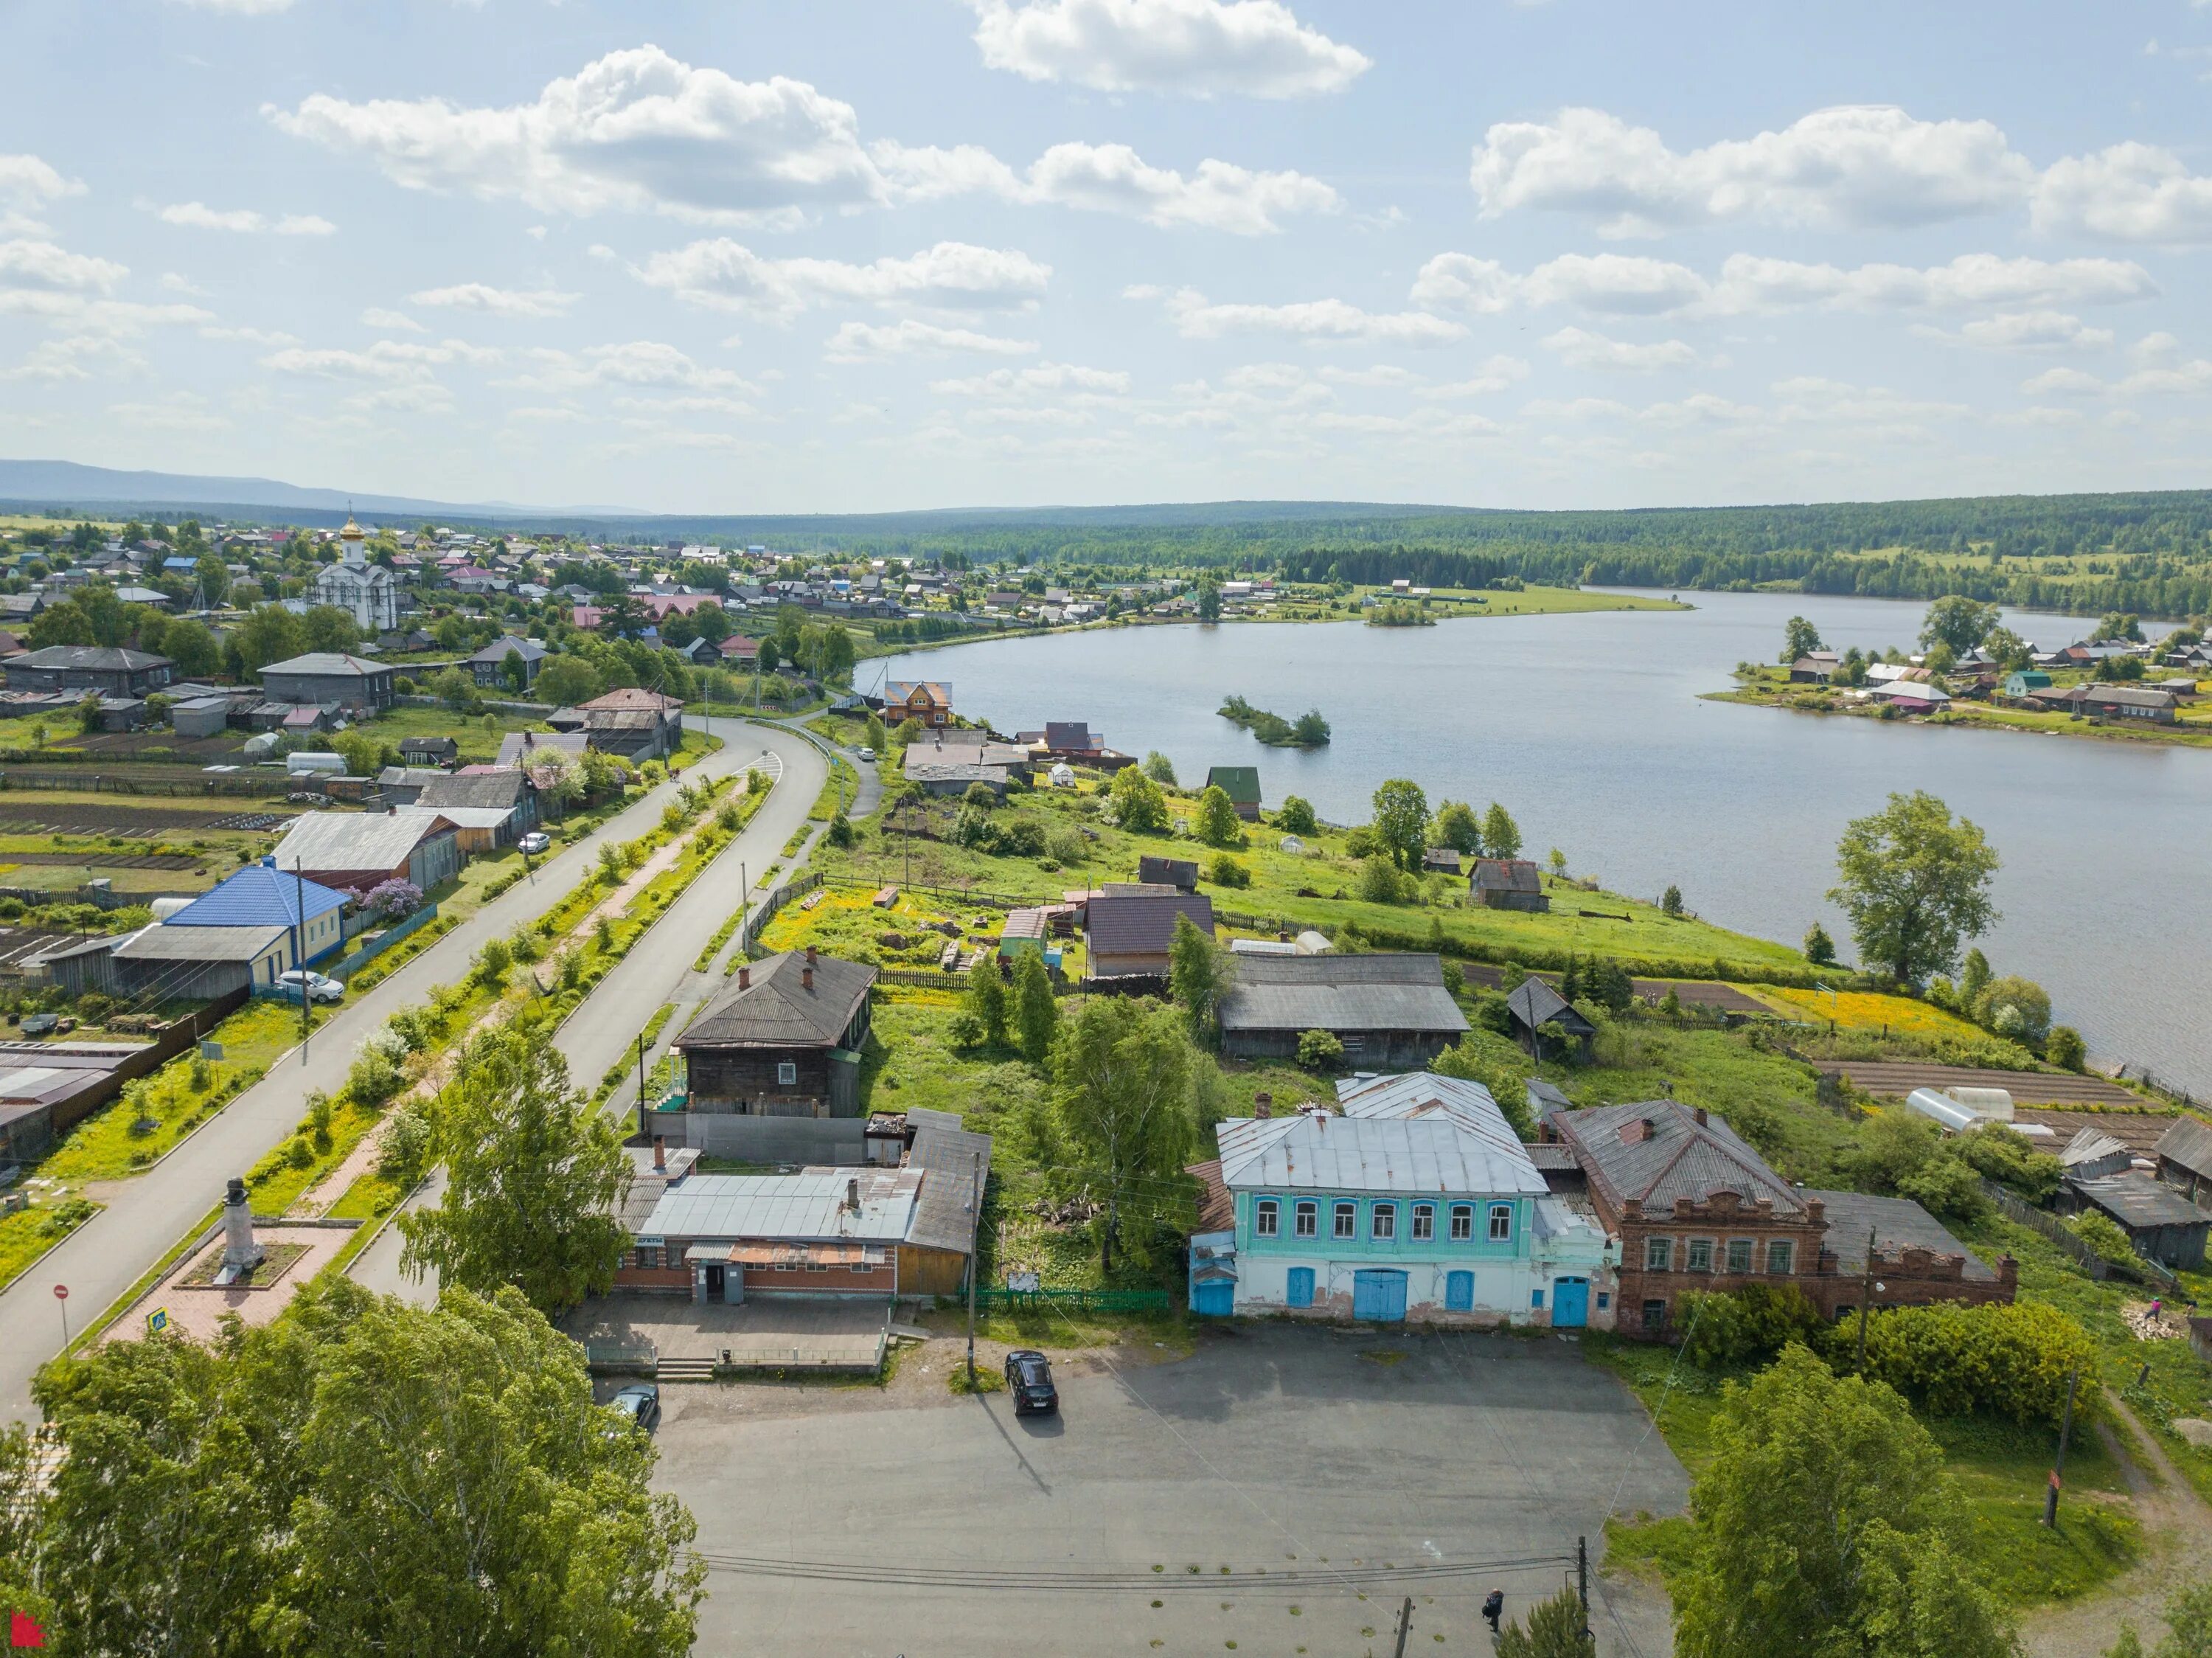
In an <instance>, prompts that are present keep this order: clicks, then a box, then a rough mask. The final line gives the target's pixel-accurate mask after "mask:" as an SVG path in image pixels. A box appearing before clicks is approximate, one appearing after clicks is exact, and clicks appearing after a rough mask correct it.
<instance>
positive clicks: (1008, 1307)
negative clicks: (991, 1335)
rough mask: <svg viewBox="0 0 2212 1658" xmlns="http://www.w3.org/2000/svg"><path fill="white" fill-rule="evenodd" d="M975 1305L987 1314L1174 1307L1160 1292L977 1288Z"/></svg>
mask: <svg viewBox="0 0 2212 1658" xmlns="http://www.w3.org/2000/svg"><path fill="white" fill-rule="evenodd" d="M975 1304H976V1306H977V1307H979V1308H981V1309H982V1310H983V1311H984V1312H987V1313H1030V1312H1035V1313H1053V1312H1059V1313H1164V1312H1167V1311H1168V1310H1169V1309H1170V1308H1171V1307H1172V1306H1173V1305H1174V1303H1173V1302H1172V1301H1170V1299H1169V1296H1168V1292H1167V1291H1166V1290H1164V1289H979V1290H977V1291H976V1292H975Z"/></svg>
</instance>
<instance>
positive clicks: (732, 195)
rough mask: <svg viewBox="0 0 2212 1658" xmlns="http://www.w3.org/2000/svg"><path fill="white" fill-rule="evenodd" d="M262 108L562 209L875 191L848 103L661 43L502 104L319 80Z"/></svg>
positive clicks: (436, 176) (403, 165) (411, 177)
mask: <svg viewBox="0 0 2212 1658" xmlns="http://www.w3.org/2000/svg"><path fill="white" fill-rule="evenodd" d="M268 113H269V114H270V119H272V120H274V121H275V122H276V125H278V126H279V127H280V128H282V129H283V131H286V132H289V133H291V134H292V135H294V136H295V137H301V138H306V139H309V140H311V141H312V142H314V143H320V144H323V145H325V146H327V147H328V148H330V149H338V150H345V151H349V152H352V153H355V154H357V155H366V156H368V158H369V159H370V160H372V161H374V162H375V163H376V165H377V166H379V167H380V168H382V169H383V171H384V173H385V174H386V176H387V177H389V178H391V179H392V180H393V181H394V182H396V183H398V184H400V185H404V186H407V187H409V188H410V189H417V190H450V191H459V192H463V193H465V194H469V195H473V196H477V197H482V198H488V199H490V198H519V199H520V200H522V201H526V202H528V203H529V204H532V206H535V207H539V208H543V209H545V210H551V211H556V212H565V213H575V214H589V213H597V212H600V211H603V210H607V209H611V208H629V209H635V210H653V211H658V212H663V213H671V214H674V215H677V216H679V217H687V218H695V219H704V220H720V221H728V222H745V221H747V220H749V219H754V218H758V217H760V216H763V215H774V214H775V213H778V212H780V211H784V210H792V209H805V208H823V207H853V206H860V205H866V204H875V203H879V202H881V201H883V200H884V197H885V188H884V180H883V177H882V175H881V174H880V173H878V170H877V168H876V166H875V164H874V163H873V162H872V161H870V160H869V158H868V155H867V152H866V149H863V148H862V146H861V143H860V122H859V118H858V117H857V116H856V115H855V114H854V110H853V107H852V106H851V105H849V104H846V103H842V102H840V101H838V100H836V99H835V98H830V97H827V96H825V95H824V94H822V93H820V92H818V91H817V90H816V89H815V88H813V87H811V86H810V85H808V84H807V83H806V82H804V81H794V80H790V79H788V78H787V77H785V76H775V77H773V78H771V79H769V80H766V81H740V80H738V79H737V78H736V77H735V76H730V75H727V74H725V73H724V72H723V71H721V70H716V69H698V68H694V67H693V66H692V65H690V64H685V63H682V62H680V61H678V59H677V58H672V57H671V56H670V55H669V54H668V53H666V52H663V51H661V50H660V49H659V47H658V46H638V47H634V48H631V49H629V50H627V51H622V52H609V53H608V54H607V55H606V56H605V57H603V58H599V59H598V60H597V61H595V62H593V63H591V64H586V65H585V66H584V68H583V69H582V70H580V71H579V72H578V73H577V74H575V75H573V76H562V78H560V79H557V80H555V81H552V82H548V83H547V85H546V86H545V88H544V90H543V91H541V92H540V93H539V94H538V97H537V99H536V101H533V102H531V103H526V104H513V105H509V106H507V107H504V108H487V107H460V106H457V105H454V104H451V103H448V102H447V101H445V100H444V99H442V98H422V99H415V100H402V99H373V100H370V101H367V102H364V103H351V102H348V101H346V100H344V99H342V98H334V97H331V96H330V95H329V94H324V93H318V94H315V95H313V97H310V98H307V99H305V100H303V101H301V104H300V107H298V108H297V109H296V110H282V109H275V108H271V109H270V110H269V112H268Z"/></svg>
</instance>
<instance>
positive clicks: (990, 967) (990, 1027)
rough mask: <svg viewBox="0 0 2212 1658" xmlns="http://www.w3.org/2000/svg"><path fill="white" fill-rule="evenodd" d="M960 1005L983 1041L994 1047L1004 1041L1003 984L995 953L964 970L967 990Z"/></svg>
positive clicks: (1004, 1002) (1004, 991)
mask: <svg viewBox="0 0 2212 1658" xmlns="http://www.w3.org/2000/svg"><path fill="white" fill-rule="evenodd" d="M960 1005H961V1006H962V1007H963V1009H966V1010H967V1011H968V1012H969V1013H970V1014H972V1015H975V1022H976V1024H977V1025H978V1026H980V1027H981V1028H982V1032H983V1039H984V1040H985V1041H986V1042H988V1043H990V1044H991V1045H994V1046H996V1045H999V1044H1000V1043H1002V1042H1004V1041H1005V1040H1006V980H1005V978H1002V977H1000V972H999V958H998V955H997V954H996V953H995V952H994V953H991V954H986V955H983V956H981V957H979V958H977V960H976V962H975V966H972V967H970V968H969V970H968V988H967V989H966V990H965V991H963V992H962V993H961V998H960Z"/></svg>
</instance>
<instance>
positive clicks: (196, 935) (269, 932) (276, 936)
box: [102, 911, 290, 961]
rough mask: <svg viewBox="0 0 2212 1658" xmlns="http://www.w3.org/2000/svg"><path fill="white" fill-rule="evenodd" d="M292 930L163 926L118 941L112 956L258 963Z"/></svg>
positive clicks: (156, 959)
mask: <svg viewBox="0 0 2212 1658" xmlns="http://www.w3.org/2000/svg"><path fill="white" fill-rule="evenodd" d="M179 913H180V914H181V913H182V911H179ZM289 931H290V929H289V927H283V926H279V925H276V924H274V923H270V924H266V925H262V926H216V927H179V926H177V925H175V924H173V923H157V924H155V925H154V926H151V927H143V928H141V929H140V930H138V931H137V932H135V933H133V934H131V936H130V937H128V938H125V939H122V940H119V941H117V942H115V948H114V950H113V951H112V954H113V956H114V958H115V960H118V961H258V960H260V959H261V957H262V955H263V954H264V952H266V951H267V950H268V949H270V948H271V947H272V946H274V945H275V944H276V943H277V942H279V941H280V940H282V939H283V937H284V936H285V935H286V934H287V933H288V932H289ZM102 942H106V941H102Z"/></svg>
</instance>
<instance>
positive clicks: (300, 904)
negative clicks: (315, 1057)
mask: <svg viewBox="0 0 2212 1658" xmlns="http://www.w3.org/2000/svg"><path fill="white" fill-rule="evenodd" d="M292 908H293V911H294V914H293V917H292V961H293V965H294V966H297V967H298V968H299V970H300V1063H301V1064H303V1065H304V1064H307V1033H308V1031H309V1029H310V1028H311V1027H310V1026H309V1024H308V1022H307V1009H308V1005H309V999H308V996H307V877H306V876H305V875H301V873H300V860H299V859H298V858H296V857H295V858H294V859H293V860H292Z"/></svg>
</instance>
